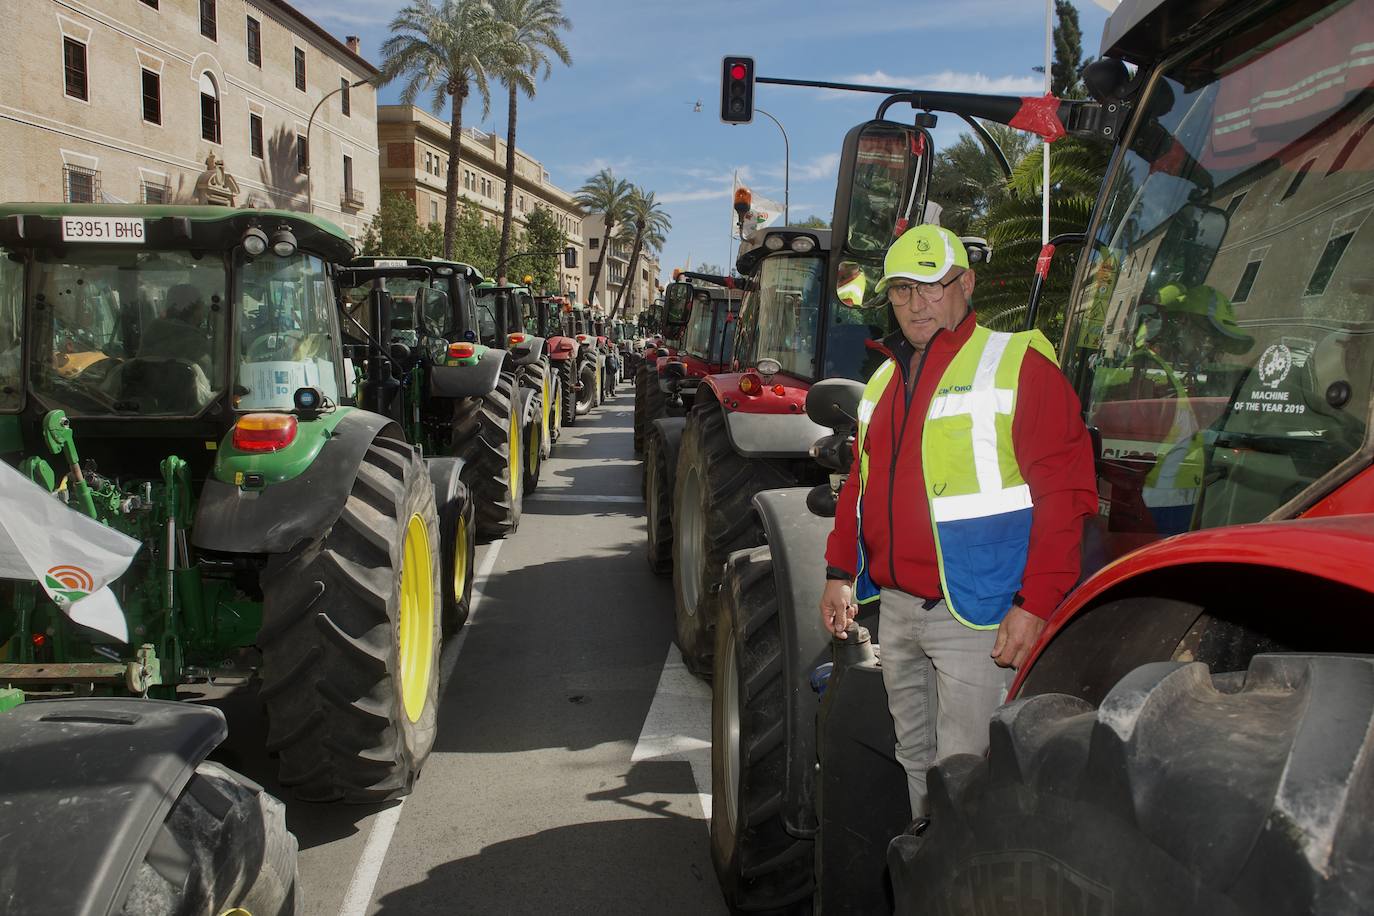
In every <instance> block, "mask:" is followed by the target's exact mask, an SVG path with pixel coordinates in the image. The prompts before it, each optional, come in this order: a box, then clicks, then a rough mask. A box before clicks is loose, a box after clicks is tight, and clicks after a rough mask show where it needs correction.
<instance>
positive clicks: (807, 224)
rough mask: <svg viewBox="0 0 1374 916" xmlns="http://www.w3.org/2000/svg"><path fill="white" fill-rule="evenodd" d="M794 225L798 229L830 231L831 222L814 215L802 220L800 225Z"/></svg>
mask: <svg viewBox="0 0 1374 916" xmlns="http://www.w3.org/2000/svg"><path fill="white" fill-rule="evenodd" d="M793 225H795V226H796V227H797V228H798V229H829V228H830V220H828V219H821V218H820V217H819V216H816V215H815V214H814V213H813V214H812V215H810V216H808V217H807V218H806V219H804V220H802V221H801V222H799V223H794V224H793Z"/></svg>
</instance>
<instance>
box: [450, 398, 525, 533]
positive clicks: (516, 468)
mask: <svg viewBox="0 0 1374 916" xmlns="http://www.w3.org/2000/svg"><path fill="white" fill-rule="evenodd" d="M459 409H460V410H462V411H463V414H462V416H461V417H455V419H454V423H453V450H454V451H455V452H457V453H459V454H463V455H465V456H466V457H467V460H468V466H469V467H470V468H471V473H470V475H469V477H468V482H469V486H470V487H471V488H472V491H473V495H474V497H475V498H476V501H477V533H478V534H480V535H481V536H483V537H487V538H500V537H505V536H506V535H507V534H512V533H514V532H515V529H516V528H518V527H519V526H520V510H521V501H522V498H523V495H524V462H523V460H522V453H523V451H524V444H525V443H524V436H523V432H524V423H523V422H521V421H522V416H521V400H520V389H519V387H518V386H517V384H516V380H515V376H514V375H511V374H509V373H504V372H503V373H502V374H501V377H500V379H499V380H498V381H497V383H496V387H495V388H494V389H493V390H492V391H490V392H489V393H488V394H487V395H486V396H484V397H483V398H482V401H481V403H480V405H478V406H477V407H476V408H475V409H465V408H462V407H460V408H459Z"/></svg>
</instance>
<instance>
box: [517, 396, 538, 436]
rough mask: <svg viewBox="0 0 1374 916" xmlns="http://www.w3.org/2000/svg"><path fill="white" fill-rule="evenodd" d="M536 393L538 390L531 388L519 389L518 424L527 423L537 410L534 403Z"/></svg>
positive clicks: (524, 424) (525, 424)
mask: <svg viewBox="0 0 1374 916" xmlns="http://www.w3.org/2000/svg"><path fill="white" fill-rule="evenodd" d="M537 394H538V392H536V391H535V390H534V389H533V388H521V389H520V425H521V426H522V427H524V426H527V425H529V424H530V423H531V422H532V421H533V420H534V418H535V414H536V413H537V412H538V411H537V406H536V404H535V397H536V395H537Z"/></svg>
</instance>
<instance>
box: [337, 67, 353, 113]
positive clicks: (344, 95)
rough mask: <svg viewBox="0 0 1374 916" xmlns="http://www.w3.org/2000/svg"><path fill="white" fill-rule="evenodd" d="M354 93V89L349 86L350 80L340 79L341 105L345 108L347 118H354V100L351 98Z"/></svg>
mask: <svg viewBox="0 0 1374 916" xmlns="http://www.w3.org/2000/svg"><path fill="white" fill-rule="evenodd" d="M352 93H353V87H352V86H351V85H350V84H349V82H348V79H347V78H345V77H339V104H340V105H342V106H343V116H344V117H345V118H351V117H353V100H352V99H351V98H349V96H350V95H352Z"/></svg>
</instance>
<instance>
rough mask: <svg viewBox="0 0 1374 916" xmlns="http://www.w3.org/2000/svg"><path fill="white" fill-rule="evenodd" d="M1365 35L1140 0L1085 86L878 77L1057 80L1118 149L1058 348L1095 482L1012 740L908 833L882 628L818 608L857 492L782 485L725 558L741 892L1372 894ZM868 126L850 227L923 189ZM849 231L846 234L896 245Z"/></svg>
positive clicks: (1253, 898)
mask: <svg viewBox="0 0 1374 916" xmlns="http://www.w3.org/2000/svg"><path fill="white" fill-rule="evenodd" d="M1371 40H1374V0H1352V2H1330V0H1303V2H1291V0H1289V2H1255V0H1229V2H1227V0H1220V2H1197V0H1153V2H1148V0H1142V2H1137V3H1129V4H1123V5H1122V6H1121V7H1120V9H1119V10H1118V11H1117V12H1116V13H1114V14H1113V15H1112V17H1111V18H1110V19H1109V20H1108V23H1107V27H1106V32H1105V35H1104V38H1103V42H1102V57H1101V58H1100V59H1099V60H1097V61H1095V62H1094V63H1093V64H1092V65H1090V67H1089V68H1088V69H1087V71H1086V72H1085V82H1086V83H1087V85H1088V87H1089V90H1090V92H1091V94H1092V100H1090V101H1087V102H1081V103H1067V102H1066V103H1062V104H1058V103H1055V101H1054V100H1052V99H1051V100H1034V99H1032V100H1026V101H1025V102H1020V103H1018V102H1017V101H1016V100H1005V99H1002V100H998V99H992V98H983V99H971V97H964V98H961V99H950V98H944V99H937V98H936V96H937V95H938V94H934V93H907V94H904V95H902V96H896V97H894V98H893V99H889V101H888V103H885V104H884V106H883V110H886V109H887V108H888V107H889V103H890V104H895V103H896V102H902V101H911V102H913V103H914V104H915V107H917V108H918V109H922V110H926V111H928V110H930V109H932V108H946V106H947V108H946V110H954V111H967V110H968V109H969V106H971V105H973V104H976V105H978V106H979V107H978V109H977V111H978V112H980V116H985V117H986V116H988V115H987V114H986V113H987V112H989V111H995V110H999V109H1000V110H1001V111H1003V113H1004V114H1007V115H1010V116H1011V117H1005V118H999V119H1003V120H1011V118H1012V117H1016V116H1019V114H1020V113H1023V112H1025V111H1029V110H1032V108H1033V109H1034V110H1036V111H1038V112H1039V116H1040V117H1041V118H1042V124H1043V123H1045V121H1044V118H1045V117H1046V116H1053V121H1052V122H1051V126H1053V124H1055V123H1057V124H1059V126H1060V127H1061V128H1063V127H1067V128H1069V129H1070V130H1071V131H1073V130H1074V128H1075V125H1076V126H1078V127H1080V128H1083V129H1084V130H1085V131H1086V130H1089V129H1091V130H1092V131H1093V132H1095V133H1097V134H1098V136H1100V137H1102V138H1104V139H1106V140H1108V141H1109V142H1111V143H1112V144H1113V145H1114V154H1113V157H1112V160H1111V164H1110V166H1109V167H1108V170H1107V174H1106V177H1105V180H1104V183H1103V186H1102V191H1101V193H1100V195H1099V197H1098V201H1097V205H1096V206H1095V208H1094V211H1093V213H1092V215H1091V219H1090V221H1089V223H1088V225H1087V227H1085V228H1086V232H1085V235H1084V237H1083V240H1084V241H1085V243H1086V248H1085V251H1084V254H1083V256H1082V258H1081V260H1080V263H1079V264H1078V267H1077V273H1076V277H1075V281H1074V286H1073V290H1072V292H1071V294H1070V296H1069V298H1068V303H1069V305H1068V312H1067V315H1066V323H1065V330H1064V333H1063V338H1062V341H1061V345H1060V354H1061V362H1062V365H1063V368H1064V372H1065V374H1066V375H1067V376H1068V378H1069V379H1070V380H1071V382H1072V383H1073V384H1074V385H1075V387H1076V388H1077V390H1078V392H1079V395H1080V397H1081V399H1082V403H1083V408H1084V414H1083V415H1084V419H1085V421H1086V423H1087V424H1088V426H1089V429H1090V431H1091V432H1093V434H1094V439H1095V440H1096V441H1097V442H1098V443H1099V444H1098V449H1099V451H1098V456H1097V467H1098V482H1099V495H1100V500H1099V511H1098V514H1097V515H1095V516H1093V517H1092V518H1091V519H1089V522H1090V524H1089V525H1088V526H1087V530H1086V536H1085V539H1084V556H1083V563H1082V570H1083V579H1082V580H1081V581H1080V583H1079V584H1078V586H1077V587H1076V588H1075V589H1074V590H1073V591H1072V592H1071V593H1070V594H1069V595H1068V597H1067V598H1066V599H1065V601H1064V602H1063V604H1062V605H1061V606H1060V607H1059V608H1058V609H1057V610H1056V612H1055V613H1054V616H1053V617H1052V618H1051V621H1050V624H1049V626H1048V627H1047V628H1046V630H1045V632H1044V633H1043V635H1042V636H1041V638H1040V640H1039V641H1038V643H1037V646H1036V649H1035V651H1034V653H1033V654H1032V657H1031V659H1030V660H1029V661H1028V662H1027V664H1026V665H1025V666H1024V667H1023V668H1022V669H1021V670H1020V671H1019V672H1018V673H1017V677H1016V681H1015V682H1014V683H1013V685H1012V687H1011V690H1010V693H1009V702H1008V704H1007V705H1005V706H1004V707H1002V708H1001V709H1000V710H999V711H998V712H997V713H996V714H995V715H994V717H993V719H992V721H991V723H990V739H991V749H990V751H989V752H988V754H987V755H986V756H985V757H972V756H959V757H952V758H948V759H945V760H941V761H938V762H937V764H936V766H935V768H934V769H933V770H932V772H931V777H930V787H931V797H932V810H931V812H930V819H929V822H928V824H926V823H924V822H922V821H917V822H913V823H911V824H910V826H909V827H908V826H907V825H906V823H905V822H906V821H908V819H909V818H910V813H909V811H908V810H907V801H906V788H905V775H904V773H903V771H902V768H901V766H900V765H898V763H897V762H896V760H895V757H894V752H893V744H894V738H893V735H892V728H891V720H890V718H889V717H888V716H887V704H886V697H885V695H884V692H883V685H882V677H881V667H880V661H879V659H878V658H877V657H876V655H875V653H874V651H873V648H872V644H871V643H870V641H869V638H868V637H869V635H870V634H868V633H864V632H858V631H852V632H851V637H850V639H849V640H846V641H844V643H843V644H836V645H835V647H834V649H833V655H832V646H831V640H829V639H828V638H827V636H826V634H825V633H824V632H823V631H822V628H821V623H820V618H819V613H818V610H817V608H818V604H819V598H820V592H821V588H822V585H823V582H822V574H821V572H820V567H821V565H822V564H823V562H824V561H823V560H822V559H821V545H822V543H823V541H824V537H825V534H826V533H827V532H828V530H829V527H830V522H829V520H828V519H824V518H821V517H817V516H816V515H815V514H814V513H808V512H807V508H806V507H807V506H808V505H810V506H811V507H812V508H813V509H814V510H817V511H820V512H824V511H825V509H826V504H827V503H829V504H830V505H831V506H832V511H833V502H832V501H831V500H829V499H827V498H826V497H827V496H829V495H830V488H829V487H826V488H825V490H824V491H823V492H821V493H816V492H814V491H812V492H808V491H805V490H800V489H794V490H783V491H777V492H773V493H767V494H763V495H761V496H759V497H758V498H757V499H756V500H755V504H754V508H755V509H756V510H757V511H758V513H759V514H760V516H762V518H763V520H764V521H763V525H764V527H765V529H766V530H767V534H768V546H767V547H764V548H759V549H756V550H754V551H749V552H742V553H739V554H736V555H735V556H733V557H732V558H731V560H730V567H729V572H728V574H727V576H726V581H725V584H724V587H723V590H722V591H723V594H724V595H725V596H727V597H726V600H725V603H724V607H723V608H722V616H721V619H720V623H719V627H718V632H717V637H718V641H717V647H716V654H717V658H718V659H719V663H718V664H717V667H716V679H715V682H714V688H715V698H716V700H715V709H714V711H713V747H712V753H713V758H714V759H713V796H714V798H715V803H714V805H713V808H714V811H713V825H712V847H713V858H714V860H715V863H716V868H717V874H718V876H719V877H720V880H721V884H722V888H723V889H724V891H725V895H726V899H727V901H728V902H729V904H730V905H731V907H732V908H734V909H736V910H738V911H743V910H746V909H747V910H750V911H758V910H783V909H786V908H788V907H791V906H795V905H797V904H799V903H804V902H806V901H811V900H813V899H814V902H815V905H816V908H817V909H818V910H819V911H821V912H826V913H840V912H856V913H857V912H876V911H890V910H891V909H892V908H893V907H894V906H895V909H896V911H897V912H899V913H917V912H920V913H927V912H939V913H943V912H969V913H982V912H1003V911H1005V912H1031V911H1034V912H1043V913H1058V912H1070V911H1072V912H1085V913H1086V912H1102V913H1107V912H1112V913H1119V914H1137V913H1139V914H1144V913H1161V912H1168V913H1223V912H1225V913H1348V912H1359V911H1362V910H1364V909H1366V908H1367V906H1368V901H1369V900H1370V899H1374V853H1371V850H1374V845H1372V844H1371V843H1370V839H1371V835H1370V827H1369V824H1370V823H1371V818H1370V813H1371V812H1370V808H1371V801H1372V800H1374V765H1371V759H1374V657H1372V655H1374V626H1371V623H1370V620H1371V617H1370V616H1369V614H1368V609H1369V608H1370V607H1371V606H1374V563H1372V562H1371V559H1374V446H1371V430H1370V415H1371V395H1372V393H1374V287H1371V285H1370V284H1369V282H1368V279H1367V278H1366V276H1365V274H1366V273H1367V270H1366V265H1367V264H1368V262H1369V259H1370V255H1371V249H1372V248H1374V242H1371V240H1370V239H1371V236H1370V235H1369V230H1366V229H1364V228H1363V226H1364V221H1365V218H1366V217H1367V215H1368V214H1369V213H1370V212H1374V158H1371V156H1374V153H1372V152H1371V149H1374V148H1371V147H1369V146H1368V145H1367V144H1366V143H1363V142H1362V141H1364V140H1365V134H1366V133H1367V132H1368V129H1369V125H1370V124H1371V123H1374V69H1371V67H1370V66H1369V63H1368V58H1367V56H1366V54H1365V52H1364V51H1363V50H1362V49H1364V48H1366V47H1369V46H1370V43H1371ZM1131 68H1133V72H1132V69H1131ZM1337 74H1339V76H1336V75H1337ZM918 117H920V115H918ZM1013 123H1014V122H1013ZM873 129H881V130H889V129H891V124H890V122H889V123H888V124H884V125H879V126H878V127H875V126H874V125H873V124H870V125H865V126H864V127H863V128H861V129H859V130H856V131H855V132H853V133H851V137H850V140H848V141H847V142H846V149H845V154H844V156H843V157H842V161H841V165H840V179H841V180H840V186H839V188H838V190H837V196H836V200H837V205H836V209H835V214H836V216H837V217H838V218H839V219H840V220H844V219H846V218H848V219H849V222H850V224H851V225H852V224H853V221H854V217H855V216H856V215H857V216H859V217H860V219H863V218H864V216H863V215H864V214H865V213H868V212H872V210H873V207H874V203H875V200H876V201H877V202H878V203H879V204H880V206H879V209H882V206H881V205H882V204H883V202H884V201H890V200H891V199H893V198H894V196H895V195H897V194H899V193H900V187H901V183H900V182H898V187H897V188H894V189H892V190H891V192H890V193H884V192H882V189H881V188H877V187H876V186H875V185H873V184H872V183H871V182H868V183H866V182H864V181H862V180H860V179H859V178H858V176H859V175H860V172H861V170H860V169H856V163H855V160H856V155H858V154H859V153H861V150H862V147H863V145H864V144H863V134H864V133H865V132H866V131H868V130H873ZM875 191H877V192H879V193H876V194H875ZM846 228H847V227H845V226H844V225H843V223H842V222H841V224H840V225H837V226H836V232H837V235H839V236H840V237H842V238H845V239H846V241H845V243H844V248H845V254H846V255H852V256H854V257H856V258H859V259H861V260H862V259H864V258H868V259H869V260H872V261H873V262H874V263H877V262H878V260H879V259H880V257H881V250H880V246H876V245H871V244H870V242H871V239H867V238H865V237H864V235H863V233H856V232H855V231H852V230H850V231H848V232H847V233H846ZM1052 256H1053V251H1052V250H1048V251H1046V252H1045V253H1044V254H1043V255H1042V257H1041V262H1040V263H1041V266H1042V268H1047V267H1048V262H1049V259H1050V258H1051V257H1052ZM976 298H977V294H976V292H975V304H976ZM1028 311H1029V312H1030V320H1032V321H1033V320H1034V316H1035V303H1034V302H1032V303H1031V307H1030V309H1028ZM830 384H832V383H827V385H830ZM857 403H858V392H857V391H856V390H855V386H849V391H848V392H847V393H845V392H841V391H833V390H832V391H830V392H828V393H827V395H826V397H825V398H820V397H819V396H818V397H817V398H816V400H815V401H814V402H813V403H809V404H808V407H809V408H813V409H814V411H815V417H816V418H817V419H818V420H820V421H821V422H823V423H824V424H825V425H827V426H831V427H832V428H834V429H837V430H838V433H836V434H834V435H832V437H830V438H828V439H826V440H824V441H823V442H820V443H818V444H817V450H816V454H817V456H818V457H819V458H820V459H822V460H823V461H824V462H825V463H826V465H827V470H829V471H831V472H833V473H842V472H843V471H844V469H845V467H846V466H847V463H846V462H847V459H848V457H849V455H850V454H852V453H849V452H848V450H847V449H846V448H845V446H844V442H843V438H844V435H845V433H846V431H847V428H850V429H852V418H853V416H854V415H855V414H856V412H857ZM836 437H838V438H839V442H838V443H837V441H836ZM808 497H809V498H810V499H809V503H808ZM876 635H877V636H878V637H881V634H876ZM874 641H875V642H876V641H880V639H875V640H874ZM827 660H831V661H832V662H833V668H832V667H830V666H829V665H823V664H822V663H823V662H826V661H827ZM818 694H819V696H818ZM889 878H890V883H889ZM1361 901H1363V902H1361Z"/></svg>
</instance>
